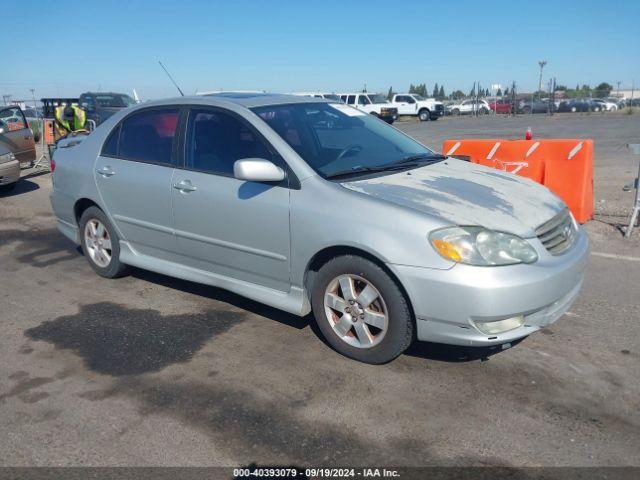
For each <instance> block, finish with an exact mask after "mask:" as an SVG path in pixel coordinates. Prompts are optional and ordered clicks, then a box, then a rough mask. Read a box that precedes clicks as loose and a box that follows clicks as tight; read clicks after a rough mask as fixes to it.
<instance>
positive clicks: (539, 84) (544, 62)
mask: <svg viewBox="0 0 640 480" xmlns="http://www.w3.org/2000/svg"><path fill="white" fill-rule="evenodd" d="M546 64H547V61H546V60H540V61H539V62H538V65H540V80H539V81H538V91H539V92H540V91H542V69H543V68H544V66H545V65H546Z"/></svg>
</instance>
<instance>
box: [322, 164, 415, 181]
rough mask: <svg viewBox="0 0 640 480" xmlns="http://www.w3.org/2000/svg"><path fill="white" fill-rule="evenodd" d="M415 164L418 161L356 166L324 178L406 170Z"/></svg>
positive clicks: (330, 178) (331, 178)
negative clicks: (400, 163) (413, 162)
mask: <svg viewBox="0 0 640 480" xmlns="http://www.w3.org/2000/svg"><path fill="white" fill-rule="evenodd" d="M414 165H415V166H416V167H417V166H418V163H415V164H407V163H403V164H402V165H380V166H377V167H354V168H351V169H349V170H340V171H338V172H334V173H329V174H328V175H325V177H324V178H326V179H329V180H333V179H336V178H340V177H349V176H351V175H359V174H362V173H376V172H386V171H389V170H404V169H406V168H410V167H412V166H414Z"/></svg>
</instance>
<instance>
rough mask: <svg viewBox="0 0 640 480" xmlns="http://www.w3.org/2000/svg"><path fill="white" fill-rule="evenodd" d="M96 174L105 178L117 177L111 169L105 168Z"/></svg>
mask: <svg viewBox="0 0 640 480" xmlns="http://www.w3.org/2000/svg"><path fill="white" fill-rule="evenodd" d="M96 173H97V174H98V175H102V176H103V177H111V176H112V175H115V173H116V172H114V171H113V170H111V167H103V168H100V169H98V170H96Z"/></svg>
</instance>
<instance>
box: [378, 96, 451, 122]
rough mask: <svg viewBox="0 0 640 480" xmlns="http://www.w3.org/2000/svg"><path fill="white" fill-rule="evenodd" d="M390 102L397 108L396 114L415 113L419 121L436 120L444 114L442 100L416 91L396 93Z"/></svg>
mask: <svg viewBox="0 0 640 480" xmlns="http://www.w3.org/2000/svg"><path fill="white" fill-rule="evenodd" d="M391 104H392V105H393V106H394V107H396V108H397V109H398V115H417V116H418V118H419V119H420V121H421V122H426V121H427V120H437V119H439V118H440V117H441V116H443V115H444V105H443V104H442V102H438V101H437V100H436V99H434V98H424V97H423V96H422V95H418V94H417V93H398V94H397V95H394V96H393V100H392V101H391Z"/></svg>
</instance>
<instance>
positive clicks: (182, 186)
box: [173, 180, 198, 192]
mask: <svg viewBox="0 0 640 480" xmlns="http://www.w3.org/2000/svg"><path fill="white" fill-rule="evenodd" d="M173 188H175V189H176V190H180V191H181V192H195V191H196V190H197V189H198V188H197V187H195V186H193V185H191V181H190V180H181V181H179V182H178V183H174V184H173Z"/></svg>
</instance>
